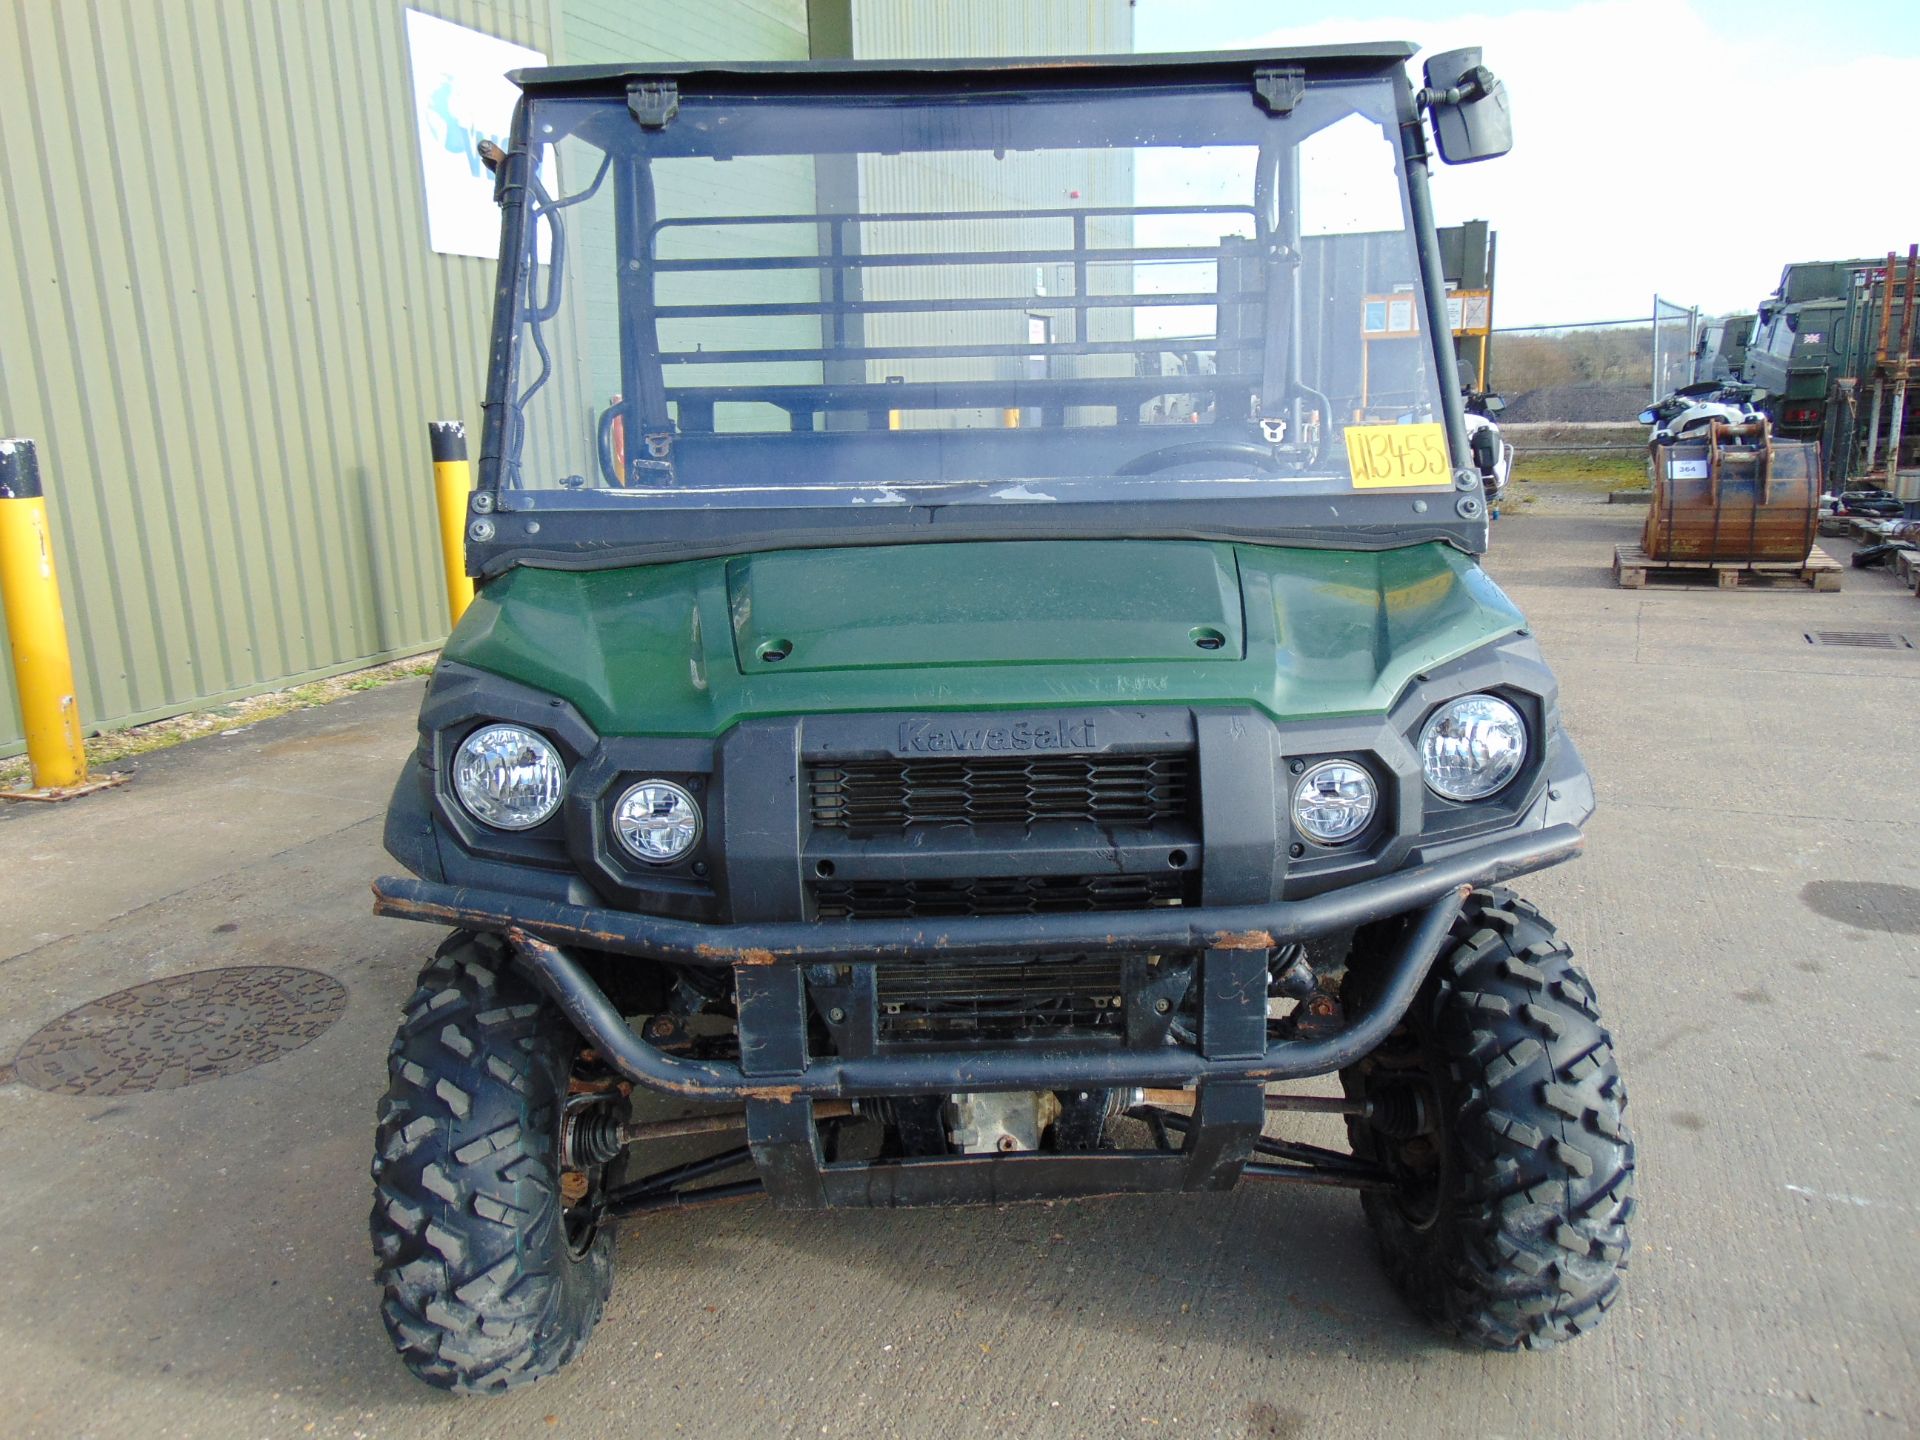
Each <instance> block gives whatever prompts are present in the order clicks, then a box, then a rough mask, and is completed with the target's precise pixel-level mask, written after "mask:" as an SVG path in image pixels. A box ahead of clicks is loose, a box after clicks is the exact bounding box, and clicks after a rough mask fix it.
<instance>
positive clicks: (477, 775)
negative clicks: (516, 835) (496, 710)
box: [453, 725, 567, 830]
mask: <svg viewBox="0 0 1920 1440" xmlns="http://www.w3.org/2000/svg"><path fill="white" fill-rule="evenodd" d="M566 788H567V767H566V766H565V765H563V764H561V763H560V756H559V755H558V754H557V753H555V751H554V748H553V746H551V745H549V744H548V743H547V742H546V741H545V740H544V739H543V738H541V737H540V736H538V735H536V734H534V733H533V731H531V730H522V729H521V728H520V727H519V726H518V725H483V726H481V727H480V728H479V729H478V730H476V731H474V732H473V734H471V735H469V736H468V737H467V738H466V739H465V740H464V741H462V742H461V745H460V748H459V750H458V751H456V752H455V753H454V757H453V793H454V794H455V795H457V796H459V797H460V803H461V804H462V805H464V806H466V807H467V810H468V812H469V813H470V814H471V815H472V816H473V818H474V819H476V820H478V821H480V822H481V823H483V824H486V825H491V826H493V828H494V829H496V830H527V829H531V828H532V827H533V826H535V825H538V824H539V823H540V822H541V821H542V820H545V819H546V818H547V817H548V816H549V815H551V814H553V812H554V811H556V810H558V809H559V808H560V797H561V794H562V793H563V792H564V791H565V790H566Z"/></svg>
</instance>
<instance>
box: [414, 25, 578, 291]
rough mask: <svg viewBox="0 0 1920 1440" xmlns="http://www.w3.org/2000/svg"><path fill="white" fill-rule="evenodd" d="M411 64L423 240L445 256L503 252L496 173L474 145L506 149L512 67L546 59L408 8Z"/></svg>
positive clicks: (515, 93)
mask: <svg viewBox="0 0 1920 1440" xmlns="http://www.w3.org/2000/svg"><path fill="white" fill-rule="evenodd" d="M407 55H408V58H409V60H410V62H411V64H412V69H413V117H414V125H415V126H416V128H417V129H418V130H419V132H420V168H421V169H422V170H423V171H424V172H425V173H426V181H427V243H428V244H430V245H432V246H433V248H434V249H435V250H436V251H438V252H439V253H440V254H442V255H478V256H480V257H482V258H483V259H492V258H493V257H494V256H496V255H498V254H499V253H500V211H499V208H498V207H497V206H496V205H495V204H494V203H493V176H491V175H489V174H488V173H487V171H486V168H485V167H484V166H483V165H481V163H480V156H479V154H478V152H477V151H476V150H475V146H477V145H478V144H479V143H480V141H482V140H491V141H492V142H493V143H494V144H496V145H498V146H499V147H500V148H501V149H503V150H504V149H506V147H507V130H508V127H509V126H510V125H511V123H512V121H513V104H514V101H515V100H517V99H518V98H519V96H520V91H519V89H518V87H516V86H515V85H514V84H513V82H512V81H510V80H508V79H507V72H508V71H509V70H520V69H526V68H531V67H534V66H539V65H544V64H546V63H547V57H546V56H545V55H542V54H541V53H540V52H539V51H538V50H529V49H527V48H526V47H525V46H524V45H513V44H510V43H508V42H507V41H505V40H501V39H497V38H496V37H494V36H492V35H486V34H482V33H481V32H480V31H478V30H469V29H468V28H467V27H466V26H464V25H455V24H454V23H453V22H452V21H450V20H442V19H440V18H439V17H438V16H435V15H422V14H421V13H420V12H419V11H418V10H409V11H407Z"/></svg>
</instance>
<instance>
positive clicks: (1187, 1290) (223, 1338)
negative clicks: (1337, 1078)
mask: <svg viewBox="0 0 1920 1440" xmlns="http://www.w3.org/2000/svg"><path fill="white" fill-rule="evenodd" d="M1639 513H1640V512H1638V511H1624V512H1623V511H1619V510H1613V511H1609V510H1607V509H1605V508H1604V507H1597V506H1591V505H1578V504H1576V505H1573V506H1562V507H1558V509H1557V510H1556V507H1554V506H1552V505H1550V504H1549V505H1541V506H1538V507H1529V510H1528V512H1527V513H1524V514H1517V515H1512V516H1510V517H1509V518H1507V519H1504V520H1502V521H1501V522H1500V524H1499V526H1498V529H1497V532H1496V548H1495V550H1494V553H1493V555H1492V557H1491V562H1490V563H1491V569H1492V570H1493V572H1494V573H1495V574H1496V576H1497V577H1498V578H1499V579H1500V580H1501V582H1502V583H1503V584H1504V585H1506V586H1507V587H1508V589H1509V590H1510V591H1511V593H1512V594H1513V595H1514V596H1515V597H1516V598H1517V599H1518V600H1519V601H1520V602H1521V604H1522V605H1523V606H1524V607H1525V608H1526V610H1527V612H1528V614H1529V616H1530V617H1531V619H1532V621H1533V623H1534V624H1535V626H1536V627H1537V630H1538V632H1539V634H1540V637H1541V639H1542V642H1543V643H1544V645H1545V647H1546V649H1547V653H1548V655H1549V657H1550V658H1551V660H1552V661H1553V663H1554V666H1555V668H1556V671H1557V673H1558V674H1559V676H1560V679H1561V684H1562V687H1563V703H1564V707H1565V712H1566V716H1567V723H1568V726H1569V728H1570V729H1571V731H1572V733H1573V734H1574V736H1575V738H1576V739H1577V741H1578V743H1579V745H1580V746H1581V748H1582V750H1583V752H1584V753H1585V755H1586V758H1587V761H1588V763H1589V765H1590V766H1591V768H1592V771H1593V773H1594V776H1595V779H1596V782H1597V785H1598V789H1599V794H1600V798H1601V810H1600V814H1599V816H1598V817H1597V818H1596V820H1595V821H1594V824H1593V826H1592V830H1591V847H1590V850H1589V853H1588V855H1587V857H1586V858H1584V859H1582V860H1580V861H1579V862H1577V863H1576V864H1573V865H1570V866H1566V867H1563V868H1562V869H1560V870H1557V871H1553V872H1549V873H1547V874H1544V875H1541V876H1536V877H1533V878H1531V879H1529V880H1527V881H1526V882H1523V885H1522V887H1521V888H1522V889H1523V891H1524V893H1526V894H1527V895H1528V896H1529V897H1530V898H1532V899H1534V900H1535V901H1536V902H1538V903H1539V904H1540V905H1542V906H1543V907H1544V908H1545V910H1546V911H1547V912H1548V913H1549V914H1550V915H1551V916H1553V917H1554V918H1555V919H1556V920H1557V921H1558V922H1559V924H1560V925H1561V927H1562V929H1563V930H1564V931H1565V933H1566V934H1567V936H1568V937H1569V939H1570V940H1571V941H1572V943H1573V945H1574V947H1575V948H1576V950H1577V951H1578V952H1580V954H1581V956H1582V958H1583V961H1584V963H1585V965H1586V966H1587V968H1588V970H1589V973H1590V974H1591V975H1592V977H1593V979H1594V981H1595V983H1596V984H1597V986H1598V988H1599V991H1600V996H1601V1002H1602V1005H1603V1008H1604V1009H1605V1011H1606V1014H1607V1018H1608V1020H1609V1022H1610V1024H1611V1025H1612V1027H1613V1030H1614V1033H1615V1036H1616V1038H1617V1041H1618V1049H1619V1052H1620V1055H1621V1058H1622V1063H1623V1066H1624V1069H1625V1073H1626V1076H1627V1080H1628V1084H1629V1086H1630V1088H1631V1092H1632V1096H1633V1103H1632V1106H1631V1109H1630V1112H1629V1114H1630V1118H1631V1119H1632V1121H1633V1123H1634V1127H1635V1130H1636V1132H1637V1134H1638V1138H1639V1142H1640V1176H1639V1194H1640V1203H1641V1209H1640V1212H1639V1216H1638V1218H1637V1222H1636V1231H1635V1245H1634V1253H1633V1257H1632V1270H1631V1273H1630V1275H1629V1278H1628V1285H1627V1289H1626V1292H1625V1297H1624V1299H1623V1301H1622V1302H1621V1303H1620V1304H1619V1305H1618V1306H1617V1307H1616V1308H1615V1309H1614V1311H1613V1312H1612V1314H1611V1315H1610V1316H1609V1317H1608V1319H1607V1321H1606V1323H1605V1324H1604V1325H1602V1327H1601V1328H1600V1329H1599V1330H1598V1331H1597V1332H1596V1333H1594V1334H1593V1335H1591V1336H1589V1337H1587V1338H1585V1339H1583V1340H1581V1341H1579V1342H1578V1343H1576V1344H1573V1345H1571V1346H1568V1347H1565V1348H1563V1349H1561V1350H1558V1351H1555V1352H1553V1353H1550V1354H1544V1355H1518V1356H1509V1355H1488V1354H1482V1353H1476V1352H1472V1351H1468V1350H1465V1349H1462V1348H1459V1347H1458V1346H1455V1345H1453V1344H1450V1343H1447V1342H1444V1341H1441V1340H1438V1339H1436V1338H1434V1337H1433V1336H1432V1335H1431V1334H1429V1333H1428V1332H1427V1331H1426V1330H1425V1329H1424V1328H1422V1326H1421V1325H1419V1324H1418V1323H1417V1322H1416V1321H1414V1320H1413V1319H1412V1318H1411V1317H1410V1316H1409V1315H1408V1313H1407V1312H1406V1311H1405V1310H1404V1309H1403V1307H1402V1305H1401V1303H1400V1301H1399V1300H1398V1299H1397V1298H1396V1297H1395V1295H1394V1294H1393V1293H1392V1292H1391V1291H1389V1290H1388V1288H1387V1286H1386V1284H1385V1282H1384V1281H1383V1279H1382V1278H1381V1275H1380V1273H1379V1271H1378V1269H1377V1268H1376V1266H1375V1264H1374V1262H1373V1258H1372V1255H1371V1252H1370V1249H1369V1244H1368V1237H1367V1234H1366V1232H1365V1230H1364V1229H1363V1227H1362V1223H1361V1218H1360V1212H1359V1207H1358V1205H1357V1204H1356V1203H1355V1201H1354V1199H1353V1197H1351V1196H1350V1195H1348V1194H1345V1193H1343V1192H1339V1191H1332V1190H1318V1189H1295V1188H1291V1187H1270V1188H1259V1189H1243V1190H1241V1191H1239V1192H1236V1193H1234V1194H1232V1195H1227V1196H1194V1197H1175V1198H1159V1197H1155V1198H1131V1199H1116V1200H1108V1201H1100V1202H1090V1203H1081V1204H1071V1205H1069V1204H1061V1205H1051V1206H1026V1207H1009V1208H1003V1209H985V1210H969V1211H946V1212H934V1211H920V1212H899V1213H891V1214H889V1213H865V1212H853V1213H838V1214H781V1213H777V1212H775V1211H773V1210H771V1209H770V1208H768V1207H766V1206H765V1205H764V1204H763V1203H761V1202H746V1203H743V1204H740V1205H736V1206H732V1207H727V1208H723V1209H719V1210H713V1211H706V1212H700V1213H688V1214H680V1215H673V1214H667V1215H662V1216H658V1217H654V1218H650V1219H647V1220H645V1221H642V1222H636V1223H631V1224H629V1225H628V1226H627V1228H626V1229H625V1230H624V1231H623V1233H622V1235H621V1238H620V1242H619V1264H620V1275H619V1280H618V1282H617V1285H616V1288H615V1291H614V1294H613V1298H612V1301H611V1303H610V1305H609V1306H608V1309H607V1313H606V1317H605V1319H604V1320H603V1321H602V1322H601V1325H600V1328H599V1330H598V1331H597V1332H596V1334H595V1337H594V1339H593V1341H592V1344H591V1345H590V1346H589V1348H588V1349H587V1351H586V1353H585V1355H584V1356H583V1357H582V1359H581V1360H580V1361H579V1362H578V1363H577V1364H576V1365H574V1366H573V1367H572V1368H571V1369H569V1370H567V1371H566V1372H564V1373H562V1374H561V1375H559V1376H557V1377H555V1378H553V1379H550V1380H548V1381H545V1382H543V1383H541V1384H539V1385H537V1386H535V1387H533V1388H532V1389H530V1390H527V1391H523V1392H519V1393H516V1394H514V1395H512V1396H510V1397H508V1398H506V1399H503V1400H495V1401H456V1400H452V1399H449V1398H447V1397H445V1396H443V1395H440V1394H438V1393H436V1392H433V1391H430V1390H428V1389H426V1388H425V1387H423V1386H421V1385H420V1384H419V1383H417V1382H416V1381H414V1380H412V1379H411V1378H410V1377H409V1376H408V1375H407V1374H406V1372H405V1371H404V1370H403V1369H402V1368H401V1366H400V1365H399V1363H398V1362H397V1360H396V1359H395V1358H394V1357H393V1355H392V1353H391V1351H390V1350H389V1347H388V1342H387V1339H386V1336H385V1334H384V1332H383V1331H382V1328H381V1325H380V1321H379V1319H378V1315H377V1311H376V1294H375V1291H374V1288H373V1285H372V1282H371V1279H370V1274H371V1260H370V1255H369V1250H368V1244H367V1235H366V1215H367V1208H368V1200H369V1184H368V1180H367V1175H366V1169H367V1159H368V1154H369V1148H370V1139H371V1134H372V1127H373V1111H374V1105H375V1101H376V1100H377V1098H378V1096H379V1094H380V1091H381V1089H382V1088H383V1086H384V1083H385V1082H384V1058H385V1051H386V1046H387V1041H388V1037H389V1035H390V1033H391V1031H392V1029H393V1026H394V1023H395V1021H396V1018H397V1014H398V1007H399V1005H400V1003H401V1001H402V999H403V998H404V997H405V995H406V994H407V993H408V991H409V989H410V988H411V986H412V984H413V977H414V974H415V971H416V969H417V968H418V966H419V964H420V963H421V961H422V960H423V959H424V957H425V956H426V954H427V953H428V952H429V951H430V949H431V948H432V946H433V944H434V943H435V942H436V940H437V936H436V935H435V934H433V933H432V932H430V931H428V930H426V929H425V928H423V927H419V926H416V925H410V924H405V923H401V922H395V921H379V920H375V919H373V918H372V916H371V915H370V914H369V913H368V895H367V882H368V880H369V879H370V878H371V877H372V876H373V875H374V874H376V873H378V872H380V871H381V870H383V869H385V868H389V864H388V862H387V861H386V859H385V857H384V855H383V854H382V852H381V849H380V824H381V814H382V810H383V807H384V804H385V801H386V796H387V792H388V789H389V787H390V785H391V783H392V779H393V776H394V775H395V773H396V772H397V769H398V767H399V765H400V763H401V761H402V759H403V757H404V756H405V754H406V753H407V751H408V748H409V747H410V745H411V743H412V727H413V716H414V711H415V708H416V706H417V704H418V701H419V696H420V688H421V687H420V684H419V683H418V682H406V683H399V684H394V685H392V686H389V687H386V688H384V689H381V690H378V691H371V692H367V693H365V694H361V695H357V696H354V697H352V698H349V699H346V700H343V701H340V702H337V703H335V704H332V705H329V706H326V707H324V708H321V709H317V710H312V711H307V712H303V713H299V714H294V715H289V716H285V717H282V718H280V719H276V720H272V721H268V722H264V723H261V724H258V725H255V726H253V727H251V728H249V729H246V730H244V731H242V732H240V733H237V734H232V735H228V736H222V737H219V738H214V739H208V740H204V741H196V742H194V743H192V744H189V745H185V746H181V747H179V748H177V749H174V750H171V751H166V752H162V753H158V754H155V755H151V756H148V757H145V758H143V759H142V760H141V761H140V762H139V763H138V775H137V778H136V779H135V780H134V782H133V783H132V784H130V785H127V786H126V787H124V788H122V789H119V790H116V791H112V792H109V793H106V794H101V795H96V796H94V797H91V798H89V799H86V800H84V801H81V802H77V803H73V804H68V805H62V806H56V807H39V806H26V805H17V804H16V805H9V806H0V895H4V900H0V957H4V958H0V1056H10V1055H13V1054H14V1053H15V1051H16V1049H17V1048H18V1047H19V1046H20V1045H21V1043H22V1042H23V1041H25V1040H26V1039H27V1038H28V1036H29V1035H31V1034H32V1033H33V1032H34V1031H36V1030H37V1029H38V1028H39V1027H41V1026H42V1025H44V1024H46V1023H47V1022H49V1021H51V1020H53V1019H55V1018H56V1017H58V1016H60V1015H62V1014H63V1013H64V1012H66V1011H68V1010H70V1009H72V1008H74V1007H76V1006H80V1005H82V1004H84V1003H86V1002H88V1001H91V1000H93V999H95V998H96V997H100V996H103V995H106V994H108V993H109V992H113V991H117V990H119V989H121V988H122V987H125V986H129V985H133V984H135V983H137V982H143V981H148V980H156V979H166V978H168V977H175V976H181V975H185V974H187V973H189V972H194V971H200V970H204V969H207V968H209V967H221V966H241V965H271V966H294V967H302V968H304V969H309V970H315V971H320V972H324V974H325V975H328V976H331V977H333V978H334V979H335V980H337V981H338V982H339V984H340V985H341V986H342V987H344V995H343V998H344V1002H345V1008H344V1011H343V1012H342V1013H341V1014H340V1017H339V1019H338V1021H337V1022H336V1023H334V1024H332V1025H331V1026H330V1027H329V1028H327V1029H325V1030H324V1033H321V1034H319V1036H318V1038H316V1039H314V1040H313V1041H312V1042H311V1043H309V1044H306V1045H305V1046H304V1047H302V1048H299V1049H296V1050H293V1051H291V1053H287V1054H285V1055H284V1056H282V1057H280V1058H277V1059H274V1060H272V1061H271V1062H270V1063H266V1064H261V1065H258V1066H256V1067H254V1068H249V1069H245V1070H242V1071H240V1072H238V1073H233V1074H229V1075H226V1076H224V1077H222V1078H217V1079H210V1080H207V1081H205V1082H203V1083H198V1084H194V1085H190V1086H186V1087H182V1088H174V1089H168V1090H161V1091H157V1092H153V1093H144V1094H126V1095H120V1096H108V1097H97V1096H96V1097H87V1096H79V1095H72V1094H64V1093H47V1092H45V1091H43V1090H40V1089H36V1088H33V1087H30V1086H28V1085H26V1084H23V1083H18V1082H17V1081H16V1082H14V1083H6V1084H0V1356H3V1357H4V1358H3V1359H0V1434H4V1435H8V1436H21V1437H39V1436H48V1437H70V1436H99V1437H119V1436H140V1437H144V1436H219V1437H226V1436H236V1437H238V1436H279V1435H290V1436H299V1435H318V1436H401V1437H406V1436H450V1435H456V1434H457V1435H462V1436H476V1437H478V1436H496V1435H497V1436H519V1435H562V1436H613V1435H632V1436H673V1435H709V1436H729V1437H732V1436H763V1435H765V1436H775V1435H791V1436H820V1435H834V1436H865V1435H900V1436H916V1437H917V1436H929V1437H931V1436H1014V1435H1019V1436H1027V1435H1032V1436H1173V1435H1195V1436H1208V1435H1221V1436H1246V1437H1278V1436H1285V1437H1295V1436H1348V1435H1352V1436H1373V1435H1377V1434H1383V1433H1395V1432H1397V1433H1405V1434H1413V1435H1447V1436H1453V1435H1458V1436H1476V1437H1478V1436H1500V1435H1508V1436H1518V1435H1530V1436H1539V1435H1578V1436H1582V1437H1603V1436H1642V1435H1663V1434H1682V1435H1724V1436H1743V1435H1785V1436H1803V1435H1821V1436H1825V1435H1867V1436H1889V1437H1892V1436H1906V1435H1913V1434H1915V1433H1920V1363H1917V1362H1916V1354H1915V1351H1916V1341H1920V1185H1916V1180H1920V1082H1916V1080H1915V1078H1914V1069H1913V1067H1914V1064H1915V1062H1916V1060H1920V888H1916V880H1917V879H1920V877H1917V876H1916V873H1915V872H1916V860H1917V859H1920V770H1916V767H1915V764H1914V759H1913V754H1914V750H1913V747H1914V739H1915V736H1916V733H1920V732H1917V731H1916V726H1915V707H1916V703H1917V702H1920V650H1909V649H1899V650H1891V651H1881V650H1871V649H1858V648H1832V647H1824V646H1814V645H1811V644H1809V643H1808V641H1807V639H1806V638H1805V636H1806V634H1807V633H1808V632H1811V631H1817V630H1854V631H1864V632H1871V633H1895V634H1904V635H1906V636H1908V637H1911V638H1912V639H1913V640H1914V642H1915V643H1916V644H1920V601H1916V600H1915V599H1914V598H1913V597H1912V596H1911V595H1908V594H1905V593H1903V592H1902V591H1900V590H1899V589H1898V588H1897V587H1896V586H1895V584H1894V582H1893V580H1892V578H1891V577H1890V576H1887V575H1885V574H1880V573H1857V572H1852V571H1849V573H1848V574H1847V577H1846V589H1845V590H1844V591H1843V592H1842V593H1840V594H1837V595H1832V594H1819V595H1816V594H1813V593H1812V592H1810V591H1807V590H1805V589H1802V588H1800V587H1797V586H1796V587H1790V588H1787V589H1781V590H1769V591H1766V592H1750V591H1746V590H1736V591H1731V592H1721V591H1712V590H1708V591H1699V590H1688V591H1672V590H1663V589H1647V590H1640V591H1624V590H1618V589H1615V588H1614V587H1613V585H1612V583H1611V580H1610V578H1609V576H1608V574H1607V571H1606V564H1607V561H1608V558H1609V557H1610V555H1611V547H1612V545H1613V544H1614V543H1615V542H1616V541H1619V540H1626V539H1631V538H1632V536H1633V534H1634V531H1635V529H1636V527H1637V525H1638V523H1639ZM1829 544H1830V548H1835V549H1838V550H1839V551H1840V552H1842V553H1843V554H1844V553H1845V552H1846V551H1847V549H1848V547H1847V546H1846V545H1844V543H1842V544H1838V545H1833V544H1832V542H1829ZM0 1076H5V1077H6V1078H8V1079H11V1078H12V1077H11V1072H10V1071H0ZM1316 1123H1320V1122H1316ZM1288 1133H1293V1134H1298V1135H1301V1136H1303V1137H1305V1138H1322V1139H1327V1138H1331V1134H1330V1132H1326V1131H1323V1130H1317V1129H1315V1128H1313V1127H1312V1126H1307V1127H1297V1126H1296V1127H1295V1128H1294V1129H1293V1130H1291V1131H1289V1132H1288Z"/></svg>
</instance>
